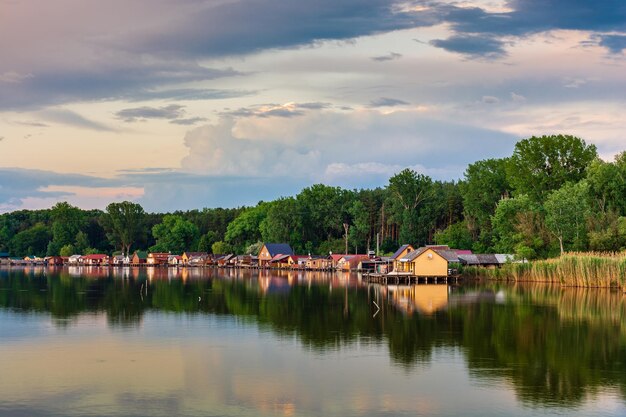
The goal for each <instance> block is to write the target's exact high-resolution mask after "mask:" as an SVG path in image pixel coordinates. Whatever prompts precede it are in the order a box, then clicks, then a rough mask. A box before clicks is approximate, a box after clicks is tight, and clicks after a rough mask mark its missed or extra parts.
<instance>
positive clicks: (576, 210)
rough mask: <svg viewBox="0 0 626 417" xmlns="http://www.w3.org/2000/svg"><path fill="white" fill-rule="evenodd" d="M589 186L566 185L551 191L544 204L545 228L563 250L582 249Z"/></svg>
mask: <svg viewBox="0 0 626 417" xmlns="http://www.w3.org/2000/svg"><path fill="white" fill-rule="evenodd" d="M588 201H589V185H588V184H587V182H586V181H581V182H579V183H567V184H565V185H564V186H563V187H561V188H560V189H558V190H556V191H553V192H552V193H550V195H549V196H548V199H547V200H546V203H545V204H544V207H545V210H546V226H547V227H548V229H549V230H550V231H551V232H552V234H553V235H554V237H555V238H556V239H557V240H558V241H559V247H560V249H561V255H562V254H563V253H564V252H565V249H566V248H567V249H576V250H581V249H584V244H585V241H586V238H587V236H586V234H585V231H586V228H585V222H586V220H587V217H588V216H589V213H590V209H589V203H588Z"/></svg>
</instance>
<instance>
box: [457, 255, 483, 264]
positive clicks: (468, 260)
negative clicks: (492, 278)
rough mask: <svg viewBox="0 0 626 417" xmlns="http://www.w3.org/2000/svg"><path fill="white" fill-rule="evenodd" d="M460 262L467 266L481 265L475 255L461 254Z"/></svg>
mask: <svg viewBox="0 0 626 417" xmlns="http://www.w3.org/2000/svg"><path fill="white" fill-rule="evenodd" d="M459 260H460V261H461V262H462V263H464V264H466V265H479V264H480V262H479V261H478V256H476V255H474V254H469V255H464V254H460V255H459Z"/></svg>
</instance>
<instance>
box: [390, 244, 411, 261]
mask: <svg viewBox="0 0 626 417" xmlns="http://www.w3.org/2000/svg"><path fill="white" fill-rule="evenodd" d="M409 247H410V248H413V246H411V245H409V244H404V245H402V246H400V248H399V249H398V250H397V251H396V252H395V253H394V254H393V255H392V256H391V259H396V258H397V257H398V256H400V254H402V252H404V251H405V250H406V249H407V248H409ZM411 251H412V250H411Z"/></svg>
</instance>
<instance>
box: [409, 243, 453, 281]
mask: <svg viewBox="0 0 626 417" xmlns="http://www.w3.org/2000/svg"><path fill="white" fill-rule="evenodd" d="M415 252H416V253H417V254H416V256H414V257H410V258H412V259H410V260H409V262H407V263H408V264H409V265H408V268H409V269H410V272H412V273H413V275H416V276H418V277H447V276H448V269H449V267H450V266H449V264H450V263H451V262H459V258H458V255H457V253H456V251H453V250H450V249H438V248H429V247H426V248H420V250H418V251H415Z"/></svg>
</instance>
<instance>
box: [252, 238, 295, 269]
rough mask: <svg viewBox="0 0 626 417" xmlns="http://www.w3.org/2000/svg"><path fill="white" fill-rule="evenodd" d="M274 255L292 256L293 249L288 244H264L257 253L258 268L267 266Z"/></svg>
mask: <svg viewBox="0 0 626 417" xmlns="http://www.w3.org/2000/svg"><path fill="white" fill-rule="evenodd" d="M276 255H293V249H291V246H289V244H288V243H264V244H263V246H262V247H261V250H260V251H259V266H260V267H267V266H269V263H270V262H272V259H274V257H276Z"/></svg>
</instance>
